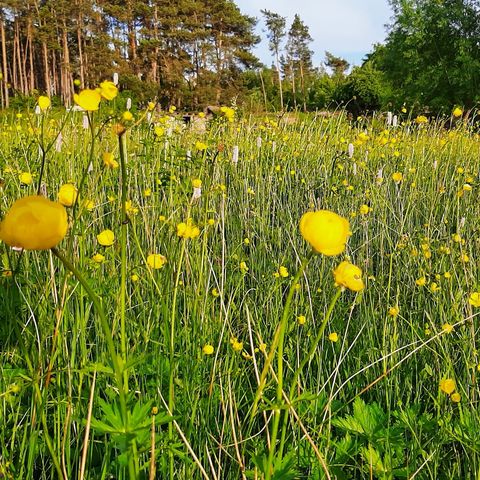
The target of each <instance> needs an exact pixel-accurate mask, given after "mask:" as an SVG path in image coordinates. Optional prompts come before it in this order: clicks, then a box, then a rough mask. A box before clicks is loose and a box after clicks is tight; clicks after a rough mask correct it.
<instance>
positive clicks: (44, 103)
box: [37, 95, 51, 112]
mask: <svg viewBox="0 0 480 480" xmlns="http://www.w3.org/2000/svg"><path fill="white" fill-rule="evenodd" d="M37 103H38V106H39V107H40V110H41V111H42V112H44V111H45V110H46V109H47V108H49V107H50V105H51V102H50V99H49V98H48V97H45V96H44V95H41V96H40V97H38V101H37Z"/></svg>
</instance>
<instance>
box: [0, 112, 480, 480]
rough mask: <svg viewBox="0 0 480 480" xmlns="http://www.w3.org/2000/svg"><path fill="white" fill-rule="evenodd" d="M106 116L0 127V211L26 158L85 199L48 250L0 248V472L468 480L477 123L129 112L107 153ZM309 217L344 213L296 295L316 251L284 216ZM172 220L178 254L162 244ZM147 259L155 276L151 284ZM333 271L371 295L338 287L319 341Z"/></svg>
mask: <svg viewBox="0 0 480 480" xmlns="http://www.w3.org/2000/svg"><path fill="white" fill-rule="evenodd" d="M136 120H139V121H138V122H136ZM115 122H116V120H111V119H110V120H109V117H108V114H107V113H106V112H99V113H94V114H91V126H92V129H89V128H85V129H84V128H82V114H81V113H74V112H70V113H68V114H66V113H51V112H50V113H43V114H41V115H33V114H30V113H28V112H23V115H15V113H14V112H6V113H5V114H4V116H3V117H2V124H1V131H0V142H1V145H2V148H1V149H0V168H1V171H2V172H3V173H2V177H3V183H2V199H1V202H2V203H1V208H2V211H3V212H6V211H7V209H8V208H9V207H10V205H11V204H12V203H13V201H14V200H15V199H17V198H19V197H22V196H25V195H28V194H34V193H35V192H36V191H37V189H38V188H39V180H40V178H39V177H40V171H41V169H42V160H45V162H44V167H45V168H44V172H43V176H42V183H44V186H42V190H45V191H46V194H47V196H48V197H50V198H52V199H55V198H56V196H57V192H58V190H59V188H60V186H61V185H63V184H66V183H74V184H75V185H76V186H77V187H79V189H80V191H79V197H78V201H77V204H76V206H75V207H70V208H68V211H69V216H70V220H71V222H70V228H69V233H68V235H67V237H66V238H65V239H64V241H63V242H62V243H61V244H60V245H59V247H58V255H56V252H52V251H40V252H32V251H28V252H22V253H20V252H16V251H13V250H11V249H10V248H9V247H7V246H6V245H2V246H1V254H2V265H3V275H2V277H1V279H0V289H1V292H0V298H1V310H0V336H1V337H0V341H1V361H0V370H1V375H0V406H1V409H0V412H1V413H0V419H1V428H0V477H3V478H12V479H50V478H65V479H67V478H68V479H77V478H79V479H80V478H85V479H87V478H89V479H111V478H115V479H125V478H133V477H138V478H192V479H193V478H211V479H230V478H231V479H233V478H235V479H236V478H275V479H290V478H292V479H293V478H312V479H316V478H317V479H326V478H332V479H333V478H338V479H353V478H359V479H360V478H379V479H394V478H417V479H453V478H458V479H460V478H461V479H467V478H472V479H473V478H480V458H479V450H480V443H479V438H480V436H479V429H480V427H479V425H480V422H479V420H480V419H479V416H480V415H479V413H478V408H477V406H478V405H477V404H478V396H479V393H480V391H479V387H478V379H477V375H478V374H479V369H480V360H479V358H478V351H477V339H478V322H477V320H476V315H477V313H478V310H476V307H475V306H474V303H475V302H469V299H470V296H471V294H472V293H474V292H477V291H478V290H479V288H480V286H479V280H478V275H479V274H478V267H477V265H478V261H479V257H478V246H479V235H478V233H479V226H478V225H479V224H478V218H479V213H480V211H479V209H480V207H479V202H478V199H477V196H478V186H479V177H478V175H479V161H478V159H479V158H480V137H479V135H478V133H477V132H476V130H475V129H474V128H473V127H472V124H468V125H467V124H462V123H461V122H458V123H457V124H455V125H454V126H453V128H446V126H451V125H450V124H449V122H442V121H440V120H438V121H433V120H432V121H431V122H430V123H428V124H417V123H416V122H415V120H414V119H411V118H410V117H409V116H408V114H405V115H404V118H402V119H401V125H399V126H398V127H395V128H394V127H386V125H385V121H384V119H383V118H382V117H381V116H380V117H374V118H360V119H357V120H356V121H349V120H348V119H347V115H346V113H345V112H343V111H339V112H337V114H336V115H333V116H332V117H330V118H321V117H318V116H314V115H311V116H304V117H299V119H298V120H297V121H296V122H289V123H288V124H286V123H283V122H282V121H281V120H279V119H277V118H275V117H273V116H271V117H270V118H254V117H249V116H245V117H244V118H236V119H235V121H233V122H229V121H227V120H226V119H223V118H217V119H215V120H213V121H211V122H209V124H208V126H207V129H206V131H204V132H202V131H198V130H196V129H195V128H193V127H192V128H190V127H186V126H184V125H183V123H182V122H181V121H178V120H177V119H176V118H175V116H173V115H172V116H170V115H168V114H162V113H158V112H156V113H154V116H153V118H152V119H150V121H147V120H146V119H145V117H144V116H142V113H141V112H138V113H136V116H135V119H134V120H133V121H132V122H130V123H127V124H126V126H127V129H126V131H125V132H124V133H122V134H121V135H120V137H119V135H118V130H117V132H114V131H113V129H112V125H113V124H115ZM124 123H125V122H124ZM155 125H156V126H157V127H159V128H157V129H156V130H155V128H154V127H155ZM60 131H61V135H62V142H60V141H59V140H58V137H57V136H58V133H59V132H60ZM92 138H93V141H92ZM202 144H203V145H202ZM349 144H352V145H353V147H354V149H353V155H352V150H351V149H352V147H349ZM39 146H40V148H39ZM204 147H205V148H204ZM234 147H238V152H239V155H238V163H236V162H233V161H232V158H233V156H234V153H233V151H234ZM349 148H350V153H349ZM105 152H111V153H113V154H114V158H115V159H117V161H118V162H119V163H120V164H121V165H120V166H122V165H123V166H124V167H125V170H124V171H123V172H121V170H122V168H118V169H117V168H108V167H107V166H105V164H104V162H103V161H102V155H103V153H105ZM122 152H123V153H124V156H125V158H124V159H123V160H124V161H122V159H121V153H122ZM90 163H91V165H90ZM25 172H29V173H31V174H32V176H33V179H32V182H31V183H29V182H28V181H26V182H24V183H22V182H21V180H20V178H21V174H22V173H25ZM122 173H123V174H122ZM394 174H396V175H394ZM399 174H401V175H399ZM195 179H200V180H201V182H202V184H201V196H200V198H193V196H192V194H193V186H192V182H193V181H194V180H195ZM23 180H25V177H23ZM80 187H81V188H80ZM122 188H123V189H124V190H123V198H125V199H126V200H128V202H127V204H126V207H124V208H123V209H122V201H121V199H122ZM318 209H328V210H332V211H334V212H336V213H338V214H340V215H342V216H344V217H345V218H348V219H349V221H350V226H351V231H352V236H351V238H350V240H349V242H348V246H347V250H346V252H345V254H343V255H340V256H338V257H327V256H323V255H315V256H314V257H313V258H312V259H311V260H310V261H309V263H308V266H307V267H306V269H305V271H304V272H303V273H302V274H301V275H300V277H299V280H298V283H297V282H293V278H294V276H295V274H296V272H298V270H299V268H300V265H301V264H302V261H303V259H304V258H305V257H307V256H308V255H309V251H310V250H311V249H310V247H309V245H308V244H307V242H305V240H304V239H303V238H302V236H301V235H300V233H299V229H298V223H299V220H300V218H301V216H302V214H303V213H305V212H306V211H308V210H318ZM188 219H191V220H190V223H191V225H190V224H189V226H190V227H191V228H193V227H195V226H197V227H198V228H199V235H198V236H196V235H193V236H194V238H182V237H181V236H179V235H178V234H177V233H178V224H180V223H185V224H188ZM105 229H110V230H112V231H113V232H114V234H115V241H114V243H113V245H112V246H108V247H104V246H102V245H100V244H99V242H98V240H97V235H98V234H99V233H100V232H102V231H103V230H105ZM122 252H123V253H122ZM96 254H101V255H102V256H103V257H104V258H103V257H98V256H97V257H94V256H95V255H96ZM150 254H161V255H163V256H164V257H165V258H166V263H165V264H164V265H162V266H161V268H158V269H156V268H151V267H150V266H149V265H148V263H149V262H148V256H149V255H150ZM59 256H61V257H64V258H65V259H68V260H66V262H71V266H72V267H73V266H74V267H75V268H76V269H77V270H78V273H79V274H81V275H82V278H83V281H84V282H85V283H84V285H83V286H82V283H81V281H80V280H79V276H76V275H75V274H72V271H71V269H70V270H69V269H68V268H66V266H65V265H64V264H63V263H62V262H61V261H60V260H59ZM345 258H348V259H349V260H350V261H351V262H352V263H354V264H355V265H358V266H359V267H361V268H362V270H363V272H364V281H365V284H366V287H365V289H364V290H363V291H362V292H360V293H358V294H355V293H352V292H349V291H342V292H339V295H337V296H338V300H336V303H335V305H334V306H333V310H332V312H331V315H329V318H327V320H328V321H326V327H325V331H324V332H323V334H321V335H319V336H320V338H319V339H318V340H319V341H318V343H317V344H315V343H314V339H315V337H316V336H317V333H318V332H319V328H320V325H321V324H322V321H323V320H324V318H325V315H326V313H327V309H328V308H329V305H330V304H331V301H332V298H333V297H334V296H335V294H336V292H338V288H337V287H336V286H335V285H334V281H333V276H332V270H333V269H334V268H335V267H336V266H337V265H338V264H339V263H340V261H341V260H343V259H345ZM162 263H163V262H162ZM67 266H68V265H67ZM280 267H285V269H286V270H285V269H282V270H280ZM280 273H281V274H280ZM89 290H91V291H92V292H93V293H92V292H89ZM290 290H291V291H292V303H291V307H290V309H289V310H287V311H286V312H285V304H286V300H287V296H288V294H289V291H290ZM94 296H97V297H98V298H99V299H100V300H99V302H100V303H101V307H102V308H103V310H104V311H105V316H106V318H107V321H108V327H109V329H110V330H111V332H112V336H113V341H114V348H115V349H116V354H115V356H114V357H112V352H111V350H109V344H108V342H107V341H106V340H107V338H106V335H108V329H106V328H105V326H104V325H103V324H102V321H101V320H102V319H101V315H100V314H99V309H98V308H97V307H98V305H96V304H95V303H94V302H93V298H94ZM472 303H473V304H472ZM284 314H285V315H286V318H287V323H286V331H285V339H284V343H283V355H282V357H281V358H282V359H283V366H282V369H283V373H282V374H281V382H282V383H281V386H282V388H281V389H280V391H279V392H278V391H277V386H278V381H279V377H278V373H279V372H278V369H277V365H278V363H277V360H278V355H277V353H276V352H272V350H271V349H270V347H271V346H272V341H273V339H274V336H275V332H276V329H277V327H278V325H279V323H280V319H281V318H282V315H284ZM452 327H453V328H452ZM320 333H322V331H320ZM333 333H336V334H337V338H335V335H333V336H332V335H331V334H333ZM206 346H211V347H213V348H210V349H209V348H204V347H206ZM309 351H311V353H312V354H311V356H309V357H308V358H307V360H306V361H305V358H306V356H307V355H308V353H309ZM270 353H271V354H272V355H271V357H272V359H273V360H272V361H271V362H268V360H267V359H268V358H269V354H270ZM115 361H118V368H119V369H120V375H119V377H118V375H116V373H115V372H116V370H115ZM266 362H268V363H267V368H265V365H266ZM300 365H302V367H303V368H302V369H301V371H298V367H299V366H300ZM297 371H298V374H297V373H296V372H297ZM262 372H263V373H264V374H265V382H264V385H262V386H261V387H259V385H261V377H262ZM445 379H453V380H454V381H455V393H457V395H456V396H454V395H453V392H451V393H450V394H447V393H445V391H443V389H442V388H440V386H441V382H442V380H445ZM290 390H291V392H290ZM260 393H261V395H260ZM458 394H459V395H458ZM122 395H123V397H124V403H125V404H124V405H123V406H122V401H121V397H122ZM458 400H459V401H458ZM275 415H278V418H279V426H278V435H276V438H277V441H276V442H274V445H273V446H272V443H271V438H272V425H273V423H274V420H273V419H274V417H275Z"/></svg>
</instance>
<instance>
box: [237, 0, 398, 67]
mask: <svg viewBox="0 0 480 480" xmlns="http://www.w3.org/2000/svg"><path fill="white" fill-rule="evenodd" d="M235 3H236V4H237V5H238V7H239V8H240V10H241V11H242V13H246V14H248V15H251V16H254V17H256V18H257V19H258V20H259V22H258V26H257V33H258V34H259V35H261V37H262V43H261V44H260V45H259V46H258V47H257V48H256V51H255V54H256V55H257V56H258V57H259V58H260V60H261V61H262V62H263V63H265V64H266V65H270V64H271V62H272V57H271V55H270V53H269V51H268V40H267V38H266V32H262V29H263V30H265V26H264V23H263V18H262V14H261V13H260V10H262V9H267V10H270V11H272V12H275V13H278V14H280V15H282V16H283V17H287V30H288V28H289V26H290V24H291V23H292V20H293V17H294V15H295V14H296V13H298V14H299V15H300V18H301V19H302V20H303V21H304V23H305V24H306V25H308V27H309V29H310V35H311V36H312V37H313V40H314V41H313V43H312V44H311V49H312V50H313V51H314V52H315V55H314V65H315V66H319V65H320V64H321V62H322V61H323V60H324V58H325V50H328V51H329V52H331V53H333V54H334V55H336V56H340V57H342V58H345V59H346V60H348V61H349V62H350V63H351V64H354V65H360V64H361V61H362V58H363V56H364V55H365V54H366V53H368V52H369V51H371V47H372V45H373V44H374V43H378V42H382V41H383V40H384V39H385V24H387V23H389V22H390V18H391V15H392V11H391V9H390V7H389V5H388V2H387V0H330V1H329V0H235Z"/></svg>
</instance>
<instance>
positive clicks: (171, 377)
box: [168, 238, 187, 480]
mask: <svg viewBox="0 0 480 480" xmlns="http://www.w3.org/2000/svg"><path fill="white" fill-rule="evenodd" d="M186 241H187V240H186V239H185V238H184V239H183V240H182V247H181V250H180V257H179V260H178V266H177V274H176V277H175V286H174V289H173V300H172V312H171V316H170V340H169V344H170V359H169V363H170V375H169V379H168V410H169V412H170V415H173V410H174V408H175V397H174V394H175V390H174V380H175V367H174V362H175V316H176V311H177V295H178V284H179V282H180V275H181V272H182V263H183V257H184V255H185V245H186ZM168 439H169V441H170V444H172V443H173V422H169V424H168ZM168 457H169V471H170V480H173V479H174V478H175V475H174V473H175V471H174V463H173V452H172V450H171V449H170V450H169V453H168Z"/></svg>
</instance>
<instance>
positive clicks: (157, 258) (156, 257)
mask: <svg viewBox="0 0 480 480" xmlns="http://www.w3.org/2000/svg"><path fill="white" fill-rule="evenodd" d="M166 263H167V258H166V257H165V256H164V255H161V254H160V253H152V254H150V255H149V256H148V257H147V265H148V266H149V267H150V268H151V269H153V270H157V269H159V268H162V267H163V266H164V265H165V264H166Z"/></svg>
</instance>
